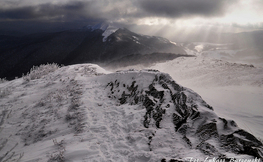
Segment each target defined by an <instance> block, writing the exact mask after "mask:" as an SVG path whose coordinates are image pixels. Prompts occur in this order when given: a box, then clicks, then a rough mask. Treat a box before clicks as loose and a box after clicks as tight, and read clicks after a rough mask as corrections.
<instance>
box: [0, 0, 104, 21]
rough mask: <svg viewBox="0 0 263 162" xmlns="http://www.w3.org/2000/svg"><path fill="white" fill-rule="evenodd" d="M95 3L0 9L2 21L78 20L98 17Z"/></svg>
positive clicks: (48, 4) (80, 2)
mask: <svg viewBox="0 0 263 162" xmlns="http://www.w3.org/2000/svg"><path fill="white" fill-rule="evenodd" d="M95 6H96V4H95V1H90V2H82V1H79V2H71V3H67V4H50V3H47V4H40V5H36V6H23V7H16V8H11V9H0V19H2V20H42V19H64V20H78V19H85V18H96V17H98V18H99V17H100V16H99V14H98V10H96V9H97V8H96V7H95Z"/></svg>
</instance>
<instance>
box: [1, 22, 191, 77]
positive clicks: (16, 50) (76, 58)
mask: <svg viewBox="0 0 263 162" xmlns="http://www.w3.org/2000/svg"><path fill="white" fill-rule="evenodd" d="M154 52H158V53H173V54H186V52H185V51H184V49H183V48H182V47H181V46H177V45H175V44H174V43H173V42H170V41H169V40H167V39H165V38H162V37H155V36H145V35H140V34H136V33H133V32H131V31H129V30H128V29H125V28H117V27H114V26H112V25H111V24H105V23H101V24H98V25H95V26H86V27H84V28H83V29H77V30H67V31H61V32H55V33H37V34H32V35H27V36H21V37H14V36H7V35H1V36H0V78H5V77H6V78H7V79H13V78H14V77H16V76H22V74H23V73H24V74H26V73H27V72H28V71H29V70H30V68H32V66H37V65H40V64H46V63H48V62H49V63H52V62H54V63H58V64H64V65H70V64H76V63H108V62H111V61H113V60H118V59H120V58H123V57H125V56H129V55H134V54H139V55H144V54H152V53H154Z"/></svg>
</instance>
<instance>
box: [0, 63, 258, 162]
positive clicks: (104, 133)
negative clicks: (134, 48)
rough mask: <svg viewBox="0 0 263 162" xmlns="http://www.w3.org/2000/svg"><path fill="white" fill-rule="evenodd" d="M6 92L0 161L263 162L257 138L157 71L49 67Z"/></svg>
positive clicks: (4, 87) (1, 97)
mask: <svg viewBox="0 0 263 162" xmlns="http://www.w3.org/2000/svg"><path fill="white" fill-rule="evenodd" d="M44 69H46V70H44ZM0 88H1V94H0V104H1V105H0V106H1V116H0V117H1V118H0V119H1V120H0V134H1V135H0V144H1V145H0V151H1V153H0V161H9V160H10V161H11V160H14V161H15V160H16V161H18V160H21V161H130V162H132V161H186V159H187V158H189V157H193V158H195V159H203V160H204V159H206V158H208V157H209V158H216V159H228V160H231V159H233V158H236V159H254V158H262V157H263V155H262V150H263V146H262V143H261V142H260V141H259V140H257V139H256V138H255V137H254V136H253V135H251V134H250V133H248V132H246V131H244V130H242V129H240V128H239V127H238V126H237V124H236V123H235V122H234V121H233V120H227V119H224V118H220V117H218V116H217V115H216V114H215V113H214V111H213V108H212V107H211V106H209V105H208V104H207V103H206V102H205V101H204V100H203V99H202V98H201V97H200V96H199V95H198V94H197V93H195V92H193V91H192V90H190V89H188V88H185V87H182V86H180V85H179V84H177V83H176V82H175V81H174V80H173V79H172V78H171V77H170V76H169V75H168V74H165V73H161V72H159V71H156V70H142V71H136V70H126V71H117V72H115V73H109V72H107V71H105V70H104V69H102V68H100V67H99V66H97V65H92V64H81V65H73V66H67V67H62V68H58V67H57V66H52V65H47V66H44V67H43V66H42V67H41V68H39V69H38V68H35V69H34V70H33V71H32V72H31V73H30V74H29V75H27V76H24V77H23V78H20V79H16V80H13V81H9V82H3V83H1V84H0Z"/></svg>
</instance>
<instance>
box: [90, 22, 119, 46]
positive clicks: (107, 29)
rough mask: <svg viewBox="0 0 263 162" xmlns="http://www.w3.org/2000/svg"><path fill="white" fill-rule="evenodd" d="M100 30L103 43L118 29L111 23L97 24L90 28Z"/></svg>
mask: <svg viewBox="0 0 263 162" xmlns="http://www.w3.org/2000/svg"><path fill="white" fill-rule="evenodd" d="M96 29H100V30H102V31H103V33H102V36H103V39H102V41H103V42H106V41H107V38H108V36H110V35H111V34H112V33H115V32H116V31H117V30H118V29H119V28H118V27H116V26H114V25H112V24H111V23H99V24H97V25H94V26H93V27H92V30H96Z"/></svg>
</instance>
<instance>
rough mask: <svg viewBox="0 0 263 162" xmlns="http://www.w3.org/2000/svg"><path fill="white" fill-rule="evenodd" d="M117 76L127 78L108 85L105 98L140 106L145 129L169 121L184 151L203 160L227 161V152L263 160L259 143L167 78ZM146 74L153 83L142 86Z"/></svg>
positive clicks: (160, 126)
mask: <svg viewBox="0 0 263 162" xmlns="http://www.w3.org/2000/svg"><path fill="white" fill-rule="evenodd" d="M119 73H126V74H127V75H126V77H127V78H126V80H125V81H124V80H121V81H120V80H118V79H116V80H112V81H110V82H109V83H108V85H107V89H108V91H109V96H108V97H109V98H112V99H115V100H117V101H118V102H119V104H121V105H123V104H129V105H135V104H139V105H141V108H142V109H144V110H145V114H144V116H143V117H144V118H143V120H142V122H143V125H144V127H145V128H147V129H157V130H161V129H162V128H163V127H164V126H165V124H167V121H168V122H170V123H172V124H173V127H174V128H173V129H174V130H173V131H174V132H175V133H176V134H180V136H181V140H182V141H184V142H185V144H186V147H188V148H191V149H197V150H200V151H201V152H202V153H203V154H204V156H212V157H217V158H225V159H228V157H227V155H226V152H230V153H234V154H247V155H251V156H254V157H257V158H262V157H263V154H262V150H263V145H262V143H261V142H260V141H259V140H257V139H256V138H255V137H254V136H253V135H251V134H250V133H248V132H246V131H245V130H242V129H240V128H239V127H238V126H237V124H236V123H235V122H234V121H233V120H227V119H224V118H220V117H218V116H217V115H216V114H215V113H214V111H213V108H212V107H211V106H210V105H208V104H207V103H206V102H205V101H204V100H202V98H201V97H200V96H199V95H198V94H196V93H194V92H193V91H192V90H190V89H187V88H184V87H182V86H180V85H178V84H177V83H176V82H175V81H173V80H172V79H171V77H170V76H169V75H167V74H163V73H159V72H157V71H155V70H148V71H140V72H135V71H134V70H129V71H121V72H119ZM133 73H134V75H131V74H133ZM136 73H137V74H136ZM149 73H150V74H151V75H152V76H153V77H152V80H149V82H147V83H146V82H145V81H144V82H143V83H142V80H143V79H142V78H143V77H144V75H145V77H146V75H149ZM128 74H129V75H128ZM124 76H125V74H124ZM167 118H168V119H167ZM154 136H155V134H154V133H153V134H152V135H151V136H149V137H148V139H149V142H148V145H149V147H150V149H151V143H152V142H153V141H154V140H155V139H154ZM167 160H169V159H167ZM163 161H166V159H163ZM175 161H176V160H175Z"/></svg>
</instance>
